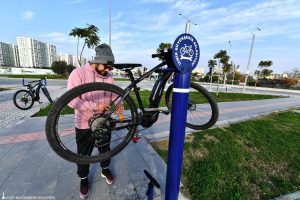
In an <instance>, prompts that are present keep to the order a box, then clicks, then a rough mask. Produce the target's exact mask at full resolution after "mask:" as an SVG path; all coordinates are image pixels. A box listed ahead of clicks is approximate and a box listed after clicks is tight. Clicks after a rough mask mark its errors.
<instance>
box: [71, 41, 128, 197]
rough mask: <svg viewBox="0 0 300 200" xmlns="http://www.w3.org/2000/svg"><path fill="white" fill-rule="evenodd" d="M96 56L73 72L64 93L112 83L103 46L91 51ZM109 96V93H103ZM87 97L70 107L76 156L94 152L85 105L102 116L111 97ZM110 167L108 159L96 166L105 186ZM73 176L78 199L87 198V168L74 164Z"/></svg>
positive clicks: (108, 55)
mask: <svg viewBox="0 0 300 200" xmlns="http://www.w3.org/2000/svg"><path fill="white" fill-rule="evenodd" d="M95 51H96V56H95V58H94V59H93V60H92V61H90V62H89V63H88V64H86V65H85V66H84V67H81V68H76V69H75V70H73V71H72V73H71V74H70V76H69V79H68V90H70V89H72V88H74V87H76V86H79V85H81V84H85V83H90V82H105V83H113V82H114V81H113V77H112V74H111V73H109V72H108V71H109V70H111V69H112V66H113V64H114V61H115V59H114V55H113V53H112V50H111V48H110V47H109V46H108V45H107V44H101V45H99V46H97V47H96V48H95ZM107 93H109V92H107ZM89 95H90V96H91V94H89V93H86V94H84V95H81V97H77V98H75V99H74V100H73V101H74V102H73V101H72V102H71V103H70V104H71V107H73V108H74V109H75V130H76V143H77V150H78V153H79V154H82V155H91V153H92V151H93V148H94V142H95V141H94V139H93V137H92V134H91V131H90V127H89V123H88V119H87V116H89V117H92V115H91V113H93V112H91V111H90V110H87V109H82V108H83V107H84V106H86V105H91V101H93V102H92V105H93V108H91V109H93V111H96V112H98V113H105V112H106V111H108V110H109V103H110V99H109V98H111V96H112V95H111V94H105V93H104V94H103V95H99V96H97V97H98V98H93V97H90V96H89ZM123 110H124V106H123V105H121V106H118V107H117V109H116V111H115V114H120V113H121V112H123ZM110 140H111V134H110V132H109V135H108V136H107V137H106V141H103V144H105V145H103V146H102V147H101V148H98V149H99V152H100V153H105V152H107V151H109V150H110V146H109V144H110ZM109 164H110V159H109V160H106V161H103V162H100V165H101V167H102V173H101V176H102V177H104V178H105V179H106V182H107V183H108V184H112V183H113V182H114V177H113V175H112V173H111V171H110V170H109V168H108V166H109ZM77 167H78V168H77V174H78V176H79V177H80V178H81V182H80V194H79V195H80V198H81V199H84V198H86V197H88V195H89V194H90V190H89V184H88V174H89V167H90V165H89V164H87V165H83V164H77Z"/></svg>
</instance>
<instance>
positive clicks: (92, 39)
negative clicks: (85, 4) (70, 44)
mask: <svg viewBox="0 0 300 200" xmlns="http://www.w3.org/2000/svg"><path fill="white" fill-rule="evenodd" d="M98 30H99V29H98V28H97V27H96V26H94V25H90V24H87V27H86V28H77V27H75V28H74V29H72V30H71V32H70V33H69V35H70V36H73V37H77V38H78V41H77V60H78V63H79V66H81V58H82V53H83V50H84V48H85V46H87V47H88V48H93V47H95V46H97V45H98V44H99V43H100V37H99V36H98V35H97V33H98ZM80 38H82V39H84V43H83V46H82V49H81V52H80V56H78V54H79V39H80Z"/></svg>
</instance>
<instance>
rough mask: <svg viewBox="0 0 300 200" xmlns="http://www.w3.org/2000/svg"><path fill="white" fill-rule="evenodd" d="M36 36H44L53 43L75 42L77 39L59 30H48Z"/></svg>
mask: <svg viewBox="0 0 300 200" xmlns="http://www.w3.org/2000/svg"><path fill="white" fill-rule="evenodd" d="M38 37H40V38H46V39H47V40H51V41H52V42H55V43H77V39H76V38H73V37H70V36H69V35H67V34H65V33H61V32H55V31H54V32H50V33H45V34H41V35H39V36H38Z"/></svg>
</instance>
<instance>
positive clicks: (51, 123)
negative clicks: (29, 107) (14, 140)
mask: <svg viewBox="0 0 300 200" xmlns="http://www.w3.org/2000/svg"><path fill="white" fill-rule="evenodd" d="M152 57H153V58H154V57H159V58H161V60H162V63H161V64H159V65H157V66H156V67H154V68H153V69H151V70H150V71H148V72H147V73H145V74H144V75H142V76H141V77H139V78H137V79H135V78H134V77H133V73H132V72H131V70H132V69H134V68H136V67H141V66H142V65H141V64H115V65H114V68H116V69H119V70H123V71H125V72H127V74H128V77H129V79H130V81H131V83H130V85H129V86H128V87H126V88H125V89H122V88H120V87H118V86H116V85H113V84H108V83H99V82H95V83H87V84H83V85H80V86H77V87H75V88H73V89H71V90H69V91H67V92H66V93H65V94H63V95H62V96H61V97H60V98H59V99H58V100H57V101H56V102H55V103H54V104H53V106H52V108H51V110H50V112H49V113H48V117H47V121H46V136H47V140H48V142H49V144H50V146H51V148H52V149H53V150H54V151H55V152H56V153H57V154H58V155H59V156H61V157H62V158H64V159H66V160H68V161H71V162H75V163H81V164H86V163H95V162H99V161H103V160H107V159H108V158H111V157H112V156H114V155H116V154H117V153H118V152H120V151H121V150H122V149H123V148H124V147H125V146H126V145H127V144H128V143H129V142H130V141H131V140H132V139H134V138H135V137H134V136H136V133H137V126H141V127H143V128H148V127H151V126H152V125H153V124H154V123H156V122H157V120H158V116H159V114H166V115H167V114H169V113H170V112H172V93H173V84H172V85H170V86H169V87H168V89H167V90H166V92H165V89H164V88H165V86H166V83H167V82H168V80H169V78H170V77H171V76H172V74H173V73H174V72H175V70H176V68H175V65H174V62H173V59H172V52H171V49H170V50H169V51H168V52H161V53H160V54H154V55H152ZM153 72H158V73H159V74H160V77H159V78H158V80H157V81H156V82H155V84H154V86H153V88H152V91H151V94H150V95H149V96H147V97H148V100H147V101H144V102H143V99H145V98H142V97H141V96H142V95H147V93H146V92H145V93H144V92H143V91H140V88H139V87H138V86H137V85H138V83H139V82H141V81H142V80H144V79H145V78H146V77H149V76H150V75H151V74H152V73H153ZM189 90H190V93H189V101H188V111H187V121H186V122H178V123H186V126H187V127H189V128H192V129H195V130H203V129H207V128H210V127H212V126H213V125H214V124H215V123H216V121H217V120H218V116H219V110H218V105H217V102H216V100H215V99H214V97H213V96H212V95H211V94H210V93H209V92H208V91H207V90H206V89H205V88H203V87H202V86H200V85H199V84H197V83H194V82H191V83H190V88H189ZM101 97H102V98H101ZM103 97H106V98H105V99H106V102H103ZM108 97H109V99H108ZM133 97H135V99H136V101H134V100H133ZM162 99H164V100H165V101H164V102H163V101H162ZM98 103H105V104H108V105H109V110H106V111H105V112H104V113H99V112H98V111H97V108H96V107H95V106H97V104H98ZM147 103H149V104H150V105H149V106H146V104H147ZM120 104H123V106H124V107H125V110H124V112H123V113H122V114H121V115H119V114H115V113H114V112H115V110H116V109H117V107H118V106H119V105H120ZM137 105H138V106H139V109H137ZM162 105H163V106H162ZM74 108H76V109H75V110H74ZM75 117H77V119H80V120H79V121H77V122H76V123H77V124H80V123H85V124H86V126H89V128H90V130H91V132H92V136H93V141H94V142H93V143H94V147H93V149H94V151H93V152H92V154H91V155H90V156H88V155H80V154H78V153H77V147H76V134H75V126H76V124H75ZM167 122H168V120H167V119H166V120H164V119H162V120H160V121H159V123H161V124H162V125H163V124H166V125H167ZM108 135H110V136H108ZM78 137H81V136H80V135H79V136H78ZM107 137H109V138H110V142H109V145H110V151H108V152H105V153H101V154H99V152H98V151H96V149H97V148H101V146H102V145H107V143H105V144H103V141H107V140H106V138H107ZM77 139H78V138H77ZM83 145H84V144H83Z"/></svg>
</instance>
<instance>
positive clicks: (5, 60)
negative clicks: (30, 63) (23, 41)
mask: <svg viewBox="0 0 300 200" xmlns="http://www.w3.org/2000/svg"><path fill="white" fill-rule="evenodd" d="M0 66H8V67H19V66H20V64H19V55H18V48H17V46H16V45H14V44H7V43H4V42H0Z"/></svg>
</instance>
